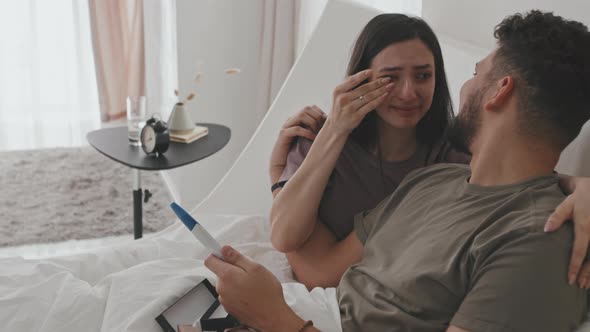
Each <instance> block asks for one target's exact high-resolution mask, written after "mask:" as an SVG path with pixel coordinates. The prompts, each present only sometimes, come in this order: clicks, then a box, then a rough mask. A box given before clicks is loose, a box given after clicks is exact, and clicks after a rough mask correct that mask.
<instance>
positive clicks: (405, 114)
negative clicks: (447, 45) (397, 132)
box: [370, 39, 435, 129]
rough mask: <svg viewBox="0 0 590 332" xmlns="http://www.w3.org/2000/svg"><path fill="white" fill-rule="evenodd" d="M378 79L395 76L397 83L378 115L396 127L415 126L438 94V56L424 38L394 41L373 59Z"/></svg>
mask: <svg viewBox="0 0 590 332" xmlns="http://www.w3.org/2000/svg"><path fill="white" fill-rule="evenodd" d="M370 68H371V69H373V77H372V78H371V80H375V79H378V78H382V77H391V82H392V83H394V84H395V85H394V87H393V89H392V91H391V92H390V93H389V95H388V96H387V97H386V99H385V101H384V102H383V103H382V104H381V105H380V106H379V107H377V109H376V111H377V115H378V116H379V118H381V120H382V121H383V122H385V123H386V124H388V125H389V126H391V127H393V128H398V129H409V128H415V127H416V125H417V124H418V122H419V121H420V119H422V117H424V115H425V114H426V112H428V110H429V109H430V105H431V104H432V97H433V96H434V82H435V68H434V56H433V55H432V52H430V49H428V47H427V46H426V44H424V42H422V41H421V40H420V39H412V40H407V41H403V42H399V43H394V44H391V45H389V46H388V47H386V48H384V49H383V50H382V51H381V52H379V53H378V54H377V55H376V56H375V57H374V58H373V61H372V62H371V67H370Z"/></svg>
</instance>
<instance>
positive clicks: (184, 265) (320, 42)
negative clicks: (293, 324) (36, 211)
mask: <svg viewBox="0 0 590 332" xmlns="http://www.w3.org/2000/svg"><path fill="white" fill-rule="evenodd" d="M376 14H378V12H377V11H376V10H374V9H371V8H366V7H363V6H360V5H358V4H355V3H354V2H349V1H345V0H334V1H330V2H329V3H328V5H327V7H326V9H325V11H324V13H323V15H322V18H321V19H320V21H319V23H318V25H317V27H316V29H315V31H314V33H313V35H312V37H311V39H310V40H309V42H308V44H307V45H306V47H305V49H304V51H303V52H302V54H301V56H300V57H299V58H298V59H297V61H296V63H295V65H294V67H293V69H292V70H291V72H290V74H289V75H288V77H287V80H286V81H285V83H284V85H283V87H282V88H281V90H280V91H279V93H278V96H277V98H276V99H275V101H274V102H273V104H272V106H271V108H270V109H269V112H268V114H267V115H266V117H265V118H264V120H263V121H262V123H261V125H260V127H259V128H258V129H257V131H256V132H255V134H254V135H253V136H252V138H251V140H250V142H249V143H248V144H247V146H246V148H245V149H244V150H243V152H242V153H241V155H240V156H239V157H238V159H237V160H236V162H235V163H234V165H233V166H232V168H231V169H230V171H229V172H228V173H227V174H226V175H225V176H224V177H223V178H222V179H221V181H220V182H219V183H218V185H217V186H216V187H215V188H214V189H213V190H212V192H211V193H210V194H209V195H208V196H207V197H206V198H205V199H204V200H203V202H202V203H201V204H199V205H198V206H197V207H195V208H194V209H192V211H191V214H192V215H193V216H195V217H196V218H197V219H198V220H199V221H200V222H201V223H202V224H203V225H204V226H205V227H206V228H207V229H208V230H209V231H210V232H211V233H212V235H214V236H215V237H216V238H217V239H218V240H219V242H220V243H222V244H232V245H233V246H235V247H236V248H237V249H239V250H240V251H242V252H243V253H245V254H247V255H248V256H250V257H252V258H254V259H256V260H257V261H259V262H260V263H262V264H263V265H265V266H266V267H267V268H269V269H270V270H271V271H272V272H273V273H274V274H275V275H276V276H277V277H278V278H279V280H280V281H281V282H283V283H286V284H285V286H284V288H285V293H286V299H287V301H288V302H289V303H290V304H292V305H293V306H294V307H295V308H296V311H297V312H298V313H299V314H300V315H302V316H303V317H304V318H305V319H312V320H314V323H315V325H316V326H318V327H319V328H320V329H321V330H322V331H340V324H339V316H338V307H337V303H336V302H335V296H334V295H333V293H330V292H333V289H332V290H327V291H322V290H314V291H313V292H312V293H309V292H307V290H305V288H304V287H303V286H302V285H300V284H297V283H294V280H293V276H292V274H291V270H290V268H289V265H288V263H287V260H286V258H285V256H284V255H283V254H281V253H279V252H277V251H275V250H274V249H273V248H272V246H271V244H270V242H269V223H268V218H267V214H268V211H269V208H270V205H271V202H272V196H271V194H270V190H269V185H268V180H267V178H268V177H267V173H266V170H267V160H268V158H269V156H270V151H271V148H272V144H273V142H274V140H275V138H276V137H277V135H278V130H279V129H280V125H281V124H282V123H283V122H284V121H285V120H286V118H287V117H288V116H290V114H292V113H293V112H295V111H296V110H299V109H301V108H302V107H303V106H305V105H307V104H316V105H318V106H320V107H321V108H323V109H324V110H328V109H329V108H328V106H329V105H330V104H331V101H330V97H331V93H332V89H333V87H334V86H335V85H336V84H337V83H339V82H340V81H341V79H342V78H343V73H344V72H345V68H346V59H347V57H348V54H344V53H342V51H341V50H342V49H349V47H350V45H352V43H353V41H354V39H355V37H356V35H357V34H358V32H359V31H360V29H361V28H362V26H363V25H364V24H365V23H366V22H367V21H368V20H369V19H371V18H372V17H373V16H375V15H376ZM326 44H329V45H330V47H325V45H326ZM314 73H321V74H320V75H314V76H313V78H310V75H313V74H314ZM588 130H589V128H585V134H583V135H582V136H585V138H584V137H582V138H581V139H579V140H577V141H576V142H575V143H574V144H572V147H571V148H568V153H569V154H570V155H572V154H573V155H577V154H579V153H580V154H581V153H582V152H581V151H582V150H583V148H584V147H588V146H589V145H590V144H588V141H589V139H590V137H589V136H590V135H588V134H587V132H588ZM584 140H585V142H584ZM584 163H585V165H586V166H588V161H584V160H582V159H580V158H567V156H566V157H564V158H563V161H562V162H560V170H561V171H565V172H569V171H571V172H574V173H575V172H576V170H580V169H588V168H585V167H583V166H581V165H584ZM586 175H588V174H586ZM183 182H185V183H190V182H191V181H190V179H188V181H183ZM168 185H169V186H170V187H171V191H172V192H182V191H178V190H174V186H179V185H182V184H178V183H176V184H175V183H168ZM175 200H177V201H178V202H182V197H175ZM183 227H184V226H183V225H182V224H181V223H180V222H178V221H177V222H176V223H175V224H174V225H172V226H170V227H169V228H167V229H165V230H163V231H161V232H159V233H156V234H153V235H150V236H146V237H145V238H143V239H141V240H138V241H134V242H133V243H131V244H128V245H123V246H118V247H112V248H104V249H101V250H97V251H93V252H91V253H86V254H80V255H75V256H69V257H56V258H51V259H44V260H25V259H22V258H18V257H14V258H6V259H1V260H0V266H1V267H2V268H1V269H0V322H2V323H0V325H2V330H3V331H44V332H45V331H47V332H49V331H64V332H70V331H72V332H73V331H105V332H106V331H109V332H111V331H130V332H131V331H141V332H157V331H161V329H160V327H159V326H158V325H157V323H156V321H155V320H154V318H155V317H156V316H157V315H158V314H160V313H161V312H162V311H163V310H164V309H166V308H167V307H168V306H169V305H170V304H172V303H173V302H174V301H175V300H176V299H178V298H179V297H180V296H182V295H183V294H184V293H186V292H187V291H188V290H189V289H190V288H192V287H193V286H195V285H196V284H197V283H198V282H199V281H200V280H201V279H202V278H203V277H206V278H208V279H209V280H211V281H214V279H215V278H214V276H213V275H212V274H211V273H210V272H209V271H208V270H207V269H205V268H204V267H203V264H202V260H203V259H204V258H205V257H206V253H207V252H206V251H205V249H204V248H203V247H202V246H201V245H200V244H199V243H198V242H196V241H195V239H194V238H193V237H192V236H191V235H190V233H189V232H187V231H186V230H185V229H184V228H183ZM564 273H565V271H564ZM579 331H587V332H588V331H590V323H587V324H585V325H584V326H583V327H581V328H580V330H579Z"/></svg>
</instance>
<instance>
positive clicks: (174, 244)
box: [0, 215, 590, 332]
mask: <svg viewBox="0 0 590 332" xmlns="http://www.w3.org/2000/svg"><path fill="white" fill-rule="evenodd" d="M199 221H200V222H201V223H202V224H203V225H204V226H205V227H206V228H207V229H208V230H209V231H210V232H211V233H212V235H213V236H215V237H216V238H217V239H218V240H219V242H220V243H222V244H232V245H233V246H234V247H235V248H237V249H238V250H240V251H241V252H243V253H245V254H247V255H248V256H250V257H252V258H253V259H255V260H257V261H258V262H260V263H262V264H263V265H265V266H266V267H267V268H268V269H270V270H271V271H272V272H273V273H274V274H275V275H276V276H277V277H278V278H279V280H280V281H281V282H283V283H285V284H284V285H283V289H284V292H285V299H286V300H287V302H288V303H289V305H290V306H291V307H292V308H293V309H294V310H295V311H296V312H297V313H298V314H299V315H300V316H301V317H303V318H304V319H311V320H313V321H314V324H315V325H316V326H317V327H319V328H320V330H321V331H341V327H340V319H339V310H338V304H337V301H336V295H335V290H334V289H333V288H331V289H326V290H323V289H314V290H313V291H312V292H311V293H310V292H308V291H307V290H306V289H305V287H304V286H303V285H301V284H298V283H294V280H293V276H292V273H291V269H290V267H289V265H288V262H287V260H286V258H285V256H284V255H283V254H281V253H279V252H277V251H276V250H274V249H273V248H272V245H271V244H270V243H269V225H268V219H267V218H265V217H255V216H230V215H225V216H223V215H207V216H199ZM206 256H207V251H206V250H205V249H204V248H203V247H202V246H201V245H200V243H198V242H197V241H196V240H195V239H194V238H193V237H192V235H191V234H190V233H189V232H188V231H186V229H184V226H183V225H182V224H180V222H178V223H177V224H175V225H173V226H171V227H169V228H167V229H166V230H164V231H162V232H160V233H157V234H155V235H154V236H151V237H148V238H144V239H142V240H138V241H134V242H133V243H131V244H129V245H124V246H118V247H113V248H105V249H102V250H99V251H95V252H92V253H87V254H80V255H75V256H69V257H61V258H52V259H43V260H24V259H22V258H5V259H0V267H1V268H0V325H1V326H2V328H1V329H0V330H2V331H16V332H18V331H27V332H28V331H42V332H53V331H64V332H70V331H71V332H74V331H101V332H102V331H104V332H107V331H108V332H112V331H129V332H135V331H137V332H150V331H154V332H159V331H161V329H160V327H159V325H158V324H157V323H156V321H155V320H154V318H155V317H156V316H157V315H158V314H160V313H161V312H162V311H163V310H165V309H166V308H167V307H168V306H170V305H171V304H172V303H173V302H174V301H176V299H177V298H179V297H180V296H182V295H183V294H185V293H186V292H187V291H188V290H189V289H191V288H192V287H194V285H196V284H197V283H198V282H199V281H200V280H201V279H202V278H203V277H206V278H208V279H209V280H211V281H212V282H213V283H214V282H215V277H214V275H213V274H212V273H211V272H209V271H208V270H207V269H206V268H204V267H203V261H202V260H203V259H204V258H205V257H206ZM578 332H590V323H589V322H588V321H586V323H585V324H584V325H583V326H582V327H580V328H579V329H578Z"/></svg>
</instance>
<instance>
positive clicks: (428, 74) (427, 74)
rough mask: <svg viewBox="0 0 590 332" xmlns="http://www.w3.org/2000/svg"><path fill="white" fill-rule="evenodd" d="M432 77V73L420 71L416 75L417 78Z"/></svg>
mask: <svg viewBox="0 0 590 332" xmlns="http://www.w3.org/2000/svg"><path fill="white" fill-rule="evenodd" d="M431 77H432V73H420V74H418V75H417V78H418V79H419V80H427V79H429V78H431Z"/></svg>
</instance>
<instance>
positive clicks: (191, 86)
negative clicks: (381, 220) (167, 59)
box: [163, 0, 265, 208]
mask: <svg viewBox="0 0 590 332" xmlns="http://www.w3.org/2000/svg"><path fill="white" fill-rule="evenodd" d="M261 13H262V1H261V0H248V1H235V0H199V1H194V0H177V1H176V19H177V44H178V81H179V90H180V92H181V94H182V95H186V94H188V93H189V92H190V91H195V92H196V94H197V96H196V98H195V99H194V100H192V101H190V102H189V103H188V104H187V108H188V110H189V111H190V113H191V115H192V117H193V120H195V121H197V122H213V123H219V124H223V125H226V126H228V127H229V128H231V130H232V137H231V140H230V142H229V143H228V145H227V146H226V147H225V148H224V149H222V150H221V151H220V152H218V153H217V154H215V155H213V156H211V157H209V158H207V159H205V160H202V161H199V162H196V163H193V164H191V165H188V166H184V167H181V168H178V169H174V170H170V171H166V172H163V175H164V177H165V179H166V181H167V182H168V183H169V184H170V183H172V184H173V185H171V186H170V187H171V191H172V195H173V196H174V197H175V199H177V200H180V201H181V202H182V203H183V204H184V205H185V206H186V207H187V208H190V207H193V206H196V204H197V203H198V202H199V201H200V200H201V199H202V198H203V197H204V196H205V195H206V194H207V193H209V191H211V189H212V188H213V187H214V185H215V184H216V183H217V182H218V181H219V179H220V178H221V176H223V174H224V173H225V172H226V171H227V170H228V169H229V167H230V166H231V164H232V163H233V161H234V160H235V158H236V157H237V156H238V154H239V152H240V151H241V150H242V148H243V146H244V145H245V144H246V143H247V142H248V140H249V139H250V136H251V134H252V133H253V131H254V130H255V128H256V126H257V124H258V119H257V116H256V109H255V108H256V96H257V91H256V83H255V82H256V81H257V79H258V74H257V73H258V72H259V70H258V57H259V44H260V37H261V33H260V28H259V27H260V20H261V17H260V15H261ZM229 67H237V68H240V69H241V73H240V74H239V75H226V74H224V69H226V68H229ZM197 70H200V72H201V73H202V78H201V83H199V84H198V85H195V82H194V77H195V74H196V72H197ZM264 180H265V179H261V181H264ZM174 184H177V185H174ZM179 184H182V185H179Z"/></svg>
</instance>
